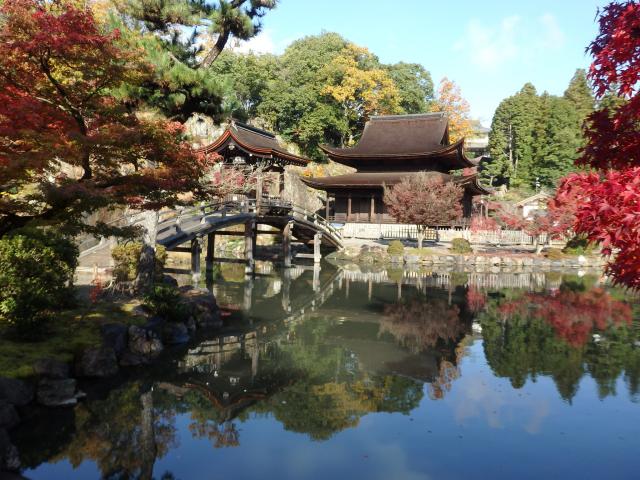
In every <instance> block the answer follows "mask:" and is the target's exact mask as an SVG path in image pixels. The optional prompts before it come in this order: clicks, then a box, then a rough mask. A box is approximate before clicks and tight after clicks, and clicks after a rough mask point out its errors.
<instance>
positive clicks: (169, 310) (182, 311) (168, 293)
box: [144, 285, 190, 322]
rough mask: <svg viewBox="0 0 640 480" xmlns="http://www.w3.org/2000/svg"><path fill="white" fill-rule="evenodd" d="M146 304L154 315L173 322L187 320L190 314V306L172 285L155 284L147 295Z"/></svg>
mask: <svg viewBox="0 0 640 480" xmlns="http://www.w3.org/2000/svg"><path fill="white" fill-rule="evenodd" d="M144 304H145V306H146V307H147V308H148V309H149V310H150V311H151V313H152V314H153V315H157V316H159V317H162V318H164V319H166V320H169V321H171V322H186V321H187V320H188V319H189V316H190V311H189V306H188V305H187V304H186V303H185V302H184V301H183V299H182V297H181V296H180V292H179V291H178V289H177V288H175V287H172V286H170V285H155V286H154V287H153V289H152V290H151V292H149V294H148V295H147V296H145V298H144Z"/></svg>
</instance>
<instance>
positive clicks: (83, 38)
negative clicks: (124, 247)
mask: <svg viewBox="0 0 640 480" xmlns="http://www.w3.org/2000/svg"><path fill="white" fill-rule="evenodd" d="M79 5H80V4H78V2H75V1H72V0H61V1H59V2H40V1H37V0H6V1H4V2H2V4H1V6H0V18H2V23H1V25H0V164H1V165H2V167H3V168H2V169H0V193H2V194H3V195H0V235H3V234H4V233H6V232H8V231H10V230H12V229H15V228H19V227H21V226H23V225H26V224H27V223H30V222H36V223H39V224H56V225H62V226H70V227H71V226H72V227H73V228H82V218H83V215H84V214H86V213H90V212H92V211H95V210H97V209H99V208H102V207H107V206H111V205H114V204H118V205H135V206H136V207H140V208H158V207H161V206H164V205H171V204H174V203H176V202H178V201H179V194H180V193H181V192H185V191H189V192H192V196H194V197H196V198H197V197H201V198H204V197H206V196H207V195H209V194H211V193H212V191H213V189H212V188H211V185H210V184H207V183H206V182H202V181H201V177H202V174H203V170H206V169H208V167H209V166H210V165H211V162H212V161H213V160H215V159H213V158H207V157H205V156H200V155H196V154H195V153H194V151H193V150H192V149H191V147H190V146H189V144H188V143H186V142H184V141H183V138H182V126H181V125H180V124H177V123H175V122H168V121H164V120H158V119H153V118H151V117H150V116H149V115H146V116H145V115H138V114H136V113H135V112H134V110H133V107H134V105H132V104H131V102H130V100H129V99H128V98H126V96H124V94H122V93H121V92H124V91H126V88H127V87H131V86H133V87H134V88H135V86H136V85H139V84H141V83H142V82H143V81H144V79H145V78H147V77H148V76H149V75H150V74H151V71H150V67H149V66H148V65H145V64H142V63H141V62H140V60H139V58H142V56H141V55H140V54H139V53H140V52H137V51H135V50H133V49H131V48H129V47H128V46H127V45H124V44H123V41H122V40H121V39H120V35H119V32H117V31H112V32H108V31H106V30H105V29H104V28H103V27H102V26H101V25H99V24H98V23H97V22H96V20H95V19H94V17H93V14H92V13H91V11H90V10H89V9H85V8H83V7H80V6H79ZM116 92H118V93H116Z"/></svg>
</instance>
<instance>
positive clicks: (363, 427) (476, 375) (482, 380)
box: [155, 342, 640, 480]
mask: <svg viewBox="0 0 640 480" xmlns="http://www.w3.org/2000/svg"><path fill="white" fill-rule="evenodd" d="M469 350H470V355H468V356H467V357H465V358H464V359H463V361H462V364H461V370H462V376H461V377H460V378H459V379H457V380H456V381H455V382H454V383H453V386H452V389H451V391H450V392H448V393H447V394H446V396H445V398H444V399H443V400H437V401H432V400H429V399H428V396H427V395H425V396H424V399H423V401H422V403H421V405H420V406H419V407H418V408H416V409H415V410H414V411H413V412H411V414H410V415H402V414H397V413H396V414H389V413H373V414H369V415H367V416H365V417H364V418H362V419H361V420H360V423H359V425H358V427H356V428H351V429H347V430H345V431H342V432H339V433H337V434H336V435H334V436H333V437H332V438H331V439H330V440H327V441H322V442H320V441H312V440H310V439H309V437H308V436H307V435H305V434H300V433H293V432H287V431H286V430H284V428H283V427H282V424H280V422H278V421H277V420H275V419H273V418H272V417H260V418H257V417H253V418H250V419H249V420H247V421H246V422H245V423H240V424H239V425H238V428H239V430H240V446H239V447H236V448H226V449H217V450H216V449H213V448H212V447H211V443H210V442H209V441H207V440H195V439H193V438H192V437H191V435H190V433H189V431H188V428H187V426H188V424H189V421H190V418H189V415H185V416H182V417H180V418H179V419H178V421H177V427H178V429H179V431H180V435H181V437H180V439H179V445H180V446H179V447H178V448H177V449H176V450H173V451H171V452H169V454H168V455H167V456H166V457H165V458H163V459H160V460H158V461H157V462H156V469H155V473H156V476H160V475H161V474H162V473H163V472H165V471H167V470H169V471H172V472H173V473H174V474H175V475H176V477H177V478H182V479H186V478H211V479H213V478H219V477H220V476H221V473H222V472H225V473H226V474H230V475H232V477H233V478H234V479H244V478H296V479H298V478H299V479H315V478H318V479H327V478H328V479H338V478H350V479H351V478H353V479H356V478H370V479H381V480H383V479H384V480H387V479H396V478H397V479H426V478H469V477H474V478H477V476H478V472H482V477H483V478H492V477H496V478H500V477H502V478H540V477H544V476H550V477H553V478H559V477H569V478H612V476H613V477H615V478H638V477H637V473H638V471H639V470H638V467H640V456H639V455H638V453H640V447H638V443H637V441H636V440H637V438H638V435H639V434H640V422H639V421H638V419H639V417H638V405H637V404H633V403H631V402H629V399H628V396H626V395H619V396H617V397H607V398H606V399H605V400H602V401H601V400H599V399H598V396H597V389H596V386H595V383H594V382H593V381H592V380H591V379H589V378H588V377H585V378H584V379H583V381H582V382H581V384H580V389H579V391H578V393H577V395H576V396H575V398H574V399H573V402H572V404H571V405H569V404H568V403H566V402H564V401H563V400H562V399H561V398H560V397H559V395H558V393H557V391H556V389H555V386H554V384H553V382H552V381H551V380H549V379H548V378H545V377H541V378H538V379H537V381H536V382H532V381H528V382H527V384H526V385H525V386H524V387H523V388H522V389H519V390H515V389H513V388H512V387H511V385H510V384H509V381H508V380H507V379H500V378H495V377H494V376H493V374H492V373H491V371H490V369H489V368H488V366H487V365H486V361H485V359H484V356H483V351H482V344H481V342H476V343H475V344H474V345H472V346H471V347H470V348H469ZM425 388H426V386H425ZM620 388H621V390H620V391H621V392H622V391H624V390H623V389H622V384H621V385H620ZM634 459H635V460H634ZM634 464H635V467H634ZM614 472H615V473H614Z"/></svg>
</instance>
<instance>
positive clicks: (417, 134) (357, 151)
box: [321, 112, 449, 156]
mask: <svg viewBox="0 0 640 480" xmlns="http://www.w3.org/2000/svg"><path fill="white" fill-rule="evenodd" d="M448 123H449V122H448V119H447V116H446V114H444V113H442V112H438V113H421V114H416V115H384V116H378V117H371V119H370V120H369V121H368V122H367V123H366V124H365V127H364V131H363V132H362V137H361V138H360V141H359V142H358V143H357V144H356V145H355V146H354V147H352V148H333V147H327V146H322V147H321V148H322V149H323V150H324V151H325V152H327V153H328V154H329V156H332V155H336V156H340V155H344V156H379V155H394V156H403V155H416V154H426V153H431V152H435V151H438V150H442V149H443V148H444V147H446V146H448V145H449V135H448Z"/></svg>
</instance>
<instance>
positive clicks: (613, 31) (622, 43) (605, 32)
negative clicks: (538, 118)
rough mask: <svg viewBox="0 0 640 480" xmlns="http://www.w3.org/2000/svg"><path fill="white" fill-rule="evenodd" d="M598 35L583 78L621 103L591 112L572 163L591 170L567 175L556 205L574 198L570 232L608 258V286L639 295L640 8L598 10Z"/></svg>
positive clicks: (616, 5) (625, 5) (632, 4)
mask: <svg viewBox="0 0 640 480" xmlns="http://www.w3.org/2000/svg"><path fill="white" fill-rule="evenodd" d="M599 25H600V33H599V34H598V36H597V37H596V39H595V40H594V41H593V42H592V43H591V45H590V46H589V48H588V50H589V52H590V53H591V54H592V55H593V63H592V64H591V67H590V69H589V77H590V79H591V81H592V83H593V86H594V88H595V91H596V95H597V96H598V97H599V98H603V97H604V96H605V95H607V94H609V93H614V94H616V95H617V96H618V97H620V98H621V99H622V100H623V101H621V102H616V105H615V106H613V107H605V108H601V109H600V110H597V111H595V112H594V113H592V114H591V115H590V116H589V117H588V119H587V122H586V124H585V135H586V139H587V144H586V146H585V148H584V149H583V150H582V155H581V157H580V158H579V159H578V160H577V163H578V164H579V165H583V166H587V167H591V168H593V169H594V171H593V172H590V173H580V174H572V175H569V176H568V177H566V178H565V179H564V180H563V181H562V182H561V185H560V188H559V191H558V194H557V199H558V201H560V202H562V201H564V200H565V199H566V198H567V197H569V196H571V195H576V194H577V195H579V197H580V201H579V202H578V208H577V211H576V220H575V224H574V230H575V231H576V232H577V233H582V234H585V235H586V236H587V238H588V239H589V240H590V241H594V242H599V243H601V244H602V247H603V248H602V251H603V253H604V254H605V255H611V254H614V256H612V257H611V259H610V261H609V265H608V272H609V273H610V274H611V275H612V276H613V278H614V280H615V281H616V282H618V283H620V284H623V285H626V286H629V287H631V288H636V289H637V288H640V3H638V2H637V1H626V2H622V3H611V4H609V5H607V6H606V7H604V9H603V10H602V12H601V14H600V18H599Z"/></svg>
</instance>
